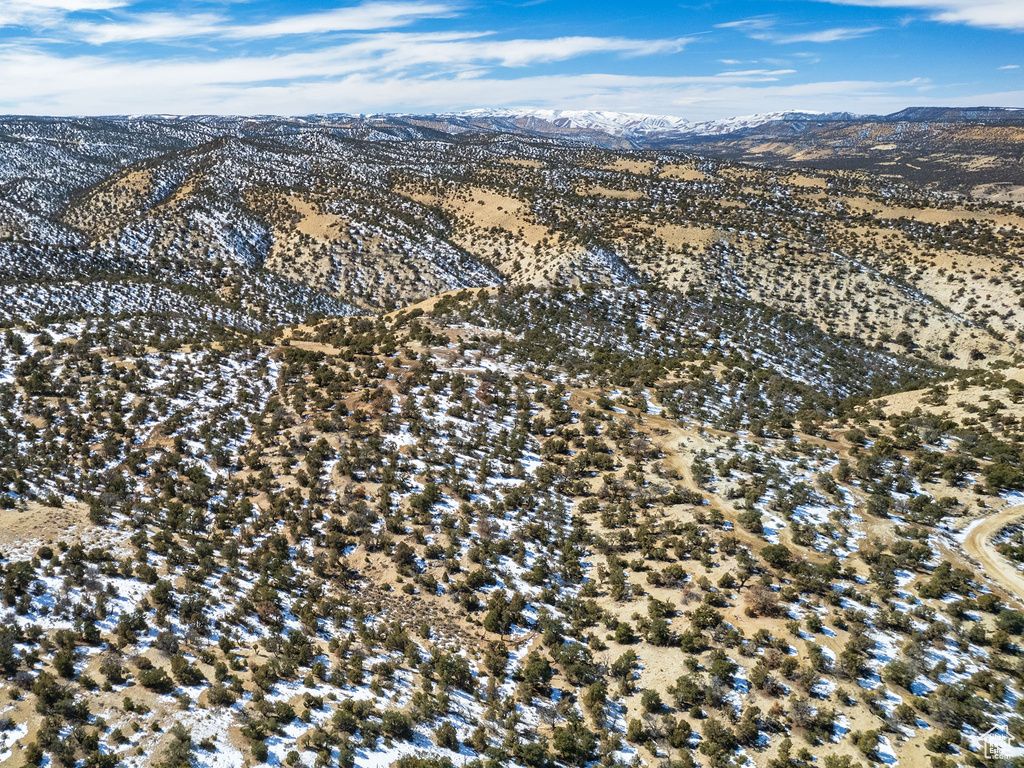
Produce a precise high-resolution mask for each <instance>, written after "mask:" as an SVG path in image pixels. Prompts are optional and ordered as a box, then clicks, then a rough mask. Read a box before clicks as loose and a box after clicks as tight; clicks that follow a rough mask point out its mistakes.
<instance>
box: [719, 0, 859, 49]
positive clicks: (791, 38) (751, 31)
mask: <svg viewBox="0 0 1024 768" xmlns="http://www.w3.org/2000/svg"><path fill="white" fill-rule="evenodd" d="M838 1H839V2H842V1H843V0H838ZM715 26H716V27H717V28H719V29H736V30H739V31H740V32H742V33H744V34H745V35H747V37H750V38H753V39H754V40H764V41H766V42H769V43H777V44H779V45H785V44H789V43H835V42H839V41H841V40H853V39H855V38H858V37H864V36H865V35H869V34H871V33H872V32H877V31H878V27H833V28H831V29H821V30H816V31H808V32H794V33H790V34H786V33H783V32H780V31H778V30H777V28H776V20H775V17H774V16H753V17H751V18H749V19H740V20H738V21H728V22H725V23H724V24H716V25H715Z"/></svg>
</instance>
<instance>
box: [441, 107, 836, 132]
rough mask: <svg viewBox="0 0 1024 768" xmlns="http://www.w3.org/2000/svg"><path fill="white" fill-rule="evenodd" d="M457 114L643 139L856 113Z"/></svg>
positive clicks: (487, 111)
mask: <svg viewBox="0 0 1024 768" xmlns="http://www.w3.org/2000/svg"><path fill="white" fill-rule="evenodd" d="M455 116H456V117H463V118H469V119H471V120H488V119H501V120H513V121H516V122H517V123H520V124H521V125H522V127H524V128H542V127H543V124H547V126H551V127H554V128H557V129H560V130H563V131H587V132H589V131H599V132H601V133H605V134H608V135H610V136H617V137H621V138H624V139H641V138H647V137H650V136H652V135H662V134H664V135H667V134H675V135H703V136H717V135H723V134H729V133H735V132H737V131H741V130H747V129H751V128H757V127H759V126H762V125H766V124H768V123H775V122H783V121H786V122H791V121H820V122H834V121H837V120H851V119H855V117H856V116H854V115H852V114H850V113H848V112H831V113H823V112H768V113H764V114H755V115H744V116H740V117H730V118H726V119H723V120H703V121H697V122H692V121H690V120H687V119H686V118H683V117H677V116H673V115H647V114H640V113H633V112H605V111H592V110H556V109H474V110H469V111H467V112H460V113H458V114H457V115H455Z"/></svg>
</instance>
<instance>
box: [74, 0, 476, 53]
mask: <svg viewBox="0 0 1024 768" xmlns="http://www.w3.org/2000/svg"><path fill="white" fill-rule="evenodd" d="M65 1H67V2H71V1H72V0H65ZM82 1H83V2H84V1H85V0H82ZM455 14H456V8H455V6H453V5H451V4H449V3H438V2H425V1H419V0H412V1H410V2H367V3H363V4H361V5H356V6H351V7H347V8H337V9H334V10H331V11H324V12H322V13H306V14H297V15H294V16H284V17H281V18H278V19H274V20H272V21H266V22H261V23H257V24H232V23H229V22H228V21H227V19H226V18H225V17H223V16H220V15H217V14H175V13H163V12H161V13H146V14H139V15H135V16H128V17H125V18H123V19H121V20H117V21H102V22H96V21H90V22H80V23H77V24H74V25H73V26H72V27H71V31H72V32H73V33H74V34H76V35H77V36H79V37H80V38H81V39H83V40H85V41H86V42H89V43H93V44H95V45H103V44H105V43H114V42H137V41H154V40H182V39H191V38H199V37H220V38H228V39H233V40H261V39H268V38H276V37H286V36H291V35H322V34H329V33H333V32H367V31H372V30H381V29H394V28H396V27H403V26H407V25H409V24H412V23H414V22H416V21H420V20H422V19H427V18H448V17H451V16H454V15H455Z"/></svg>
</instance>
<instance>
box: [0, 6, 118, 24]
mask: <svg viewBox="0 0 1024 768" xmlns="http://www.w3.org/2000/svg"><path fill="white" fill-rule="evenodd" d="M126 4H127V0H0V27H13V26H34V25H41V26H51V25H53V24H56V23H58V22H59V21H60V20H61V19H63V18H64V17H65V16H66V15H67V14H69V13H77V12H80V11H110V10H113V9H115V8H121V7H123V6H124V5H126Z"/></svg>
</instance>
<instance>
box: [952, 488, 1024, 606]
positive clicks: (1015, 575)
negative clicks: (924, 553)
mask: <svg viewBox="0 0 1024 768" xmlns="http://www.w3.org/2000/svg"><path fill="white" fill-rule="evenodd" d="M1021 516H1024V505H1018V506H1015V507H1008V508H1006V509H1004V510H1003V511H1002V512H998V513H996V514H994V515H992V516H991V517H988V518H986V519H985V520H984V521H982V522H981V523H979V524H978V525H976V526H975V527H974V528H972V529H971V530H970V531H969V532H968V534H967V538H966V539H964V545H963V546H964V550H965V551H966V552H967V554H968V555H970V556H971V557H972V558H974V559H975V560H976V561H977V562H978V563H979V564H980V565H981V568H982V570H983V571H984V573H985V575H987V576H989V577H990V578H992V579H994V580H995V581H997V582H998V583H999V584H1000V586H1002V587H1003V589H1005V590H1006V591H1007V592H1009V593H1010V594H1011V595H1012V596H1013V597H1015V598H1017V601H1018V602H1020V603H1022V604H1024V574H1022V573H1021V572H1020V571H1018V570H1017V569H1016V568H1014V566H1013V564H1012V563H1010V562H1009V561H1008V560H1007V559H1006V558H1004V557H1003V556H1002V555H1000V554H999V552H997V551H996V548H995V547H994V546H993V545H992V538H993V537H994V536H995V535H996V534H997V533H999V531H1001V530H1002V529H1003V528H1004V527H1006V526H1007V525H1009V524H1010V523H1012V522H1013V521H1014V520H1016V519H1017V518H1019V517H1021Z"/></svg>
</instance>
